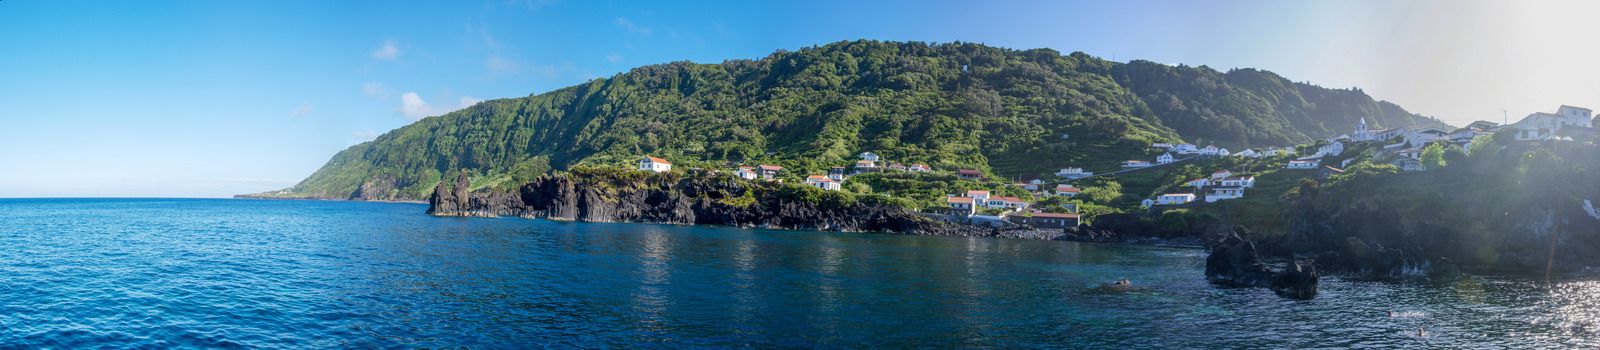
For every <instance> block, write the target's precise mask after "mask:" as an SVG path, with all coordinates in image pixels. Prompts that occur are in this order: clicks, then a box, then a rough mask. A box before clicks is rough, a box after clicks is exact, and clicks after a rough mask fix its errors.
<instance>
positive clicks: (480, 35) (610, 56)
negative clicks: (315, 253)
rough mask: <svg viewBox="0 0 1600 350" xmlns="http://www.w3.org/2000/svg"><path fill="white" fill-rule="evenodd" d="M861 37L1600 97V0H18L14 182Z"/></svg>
mask: <svg viewBox="0 0 1600 350" xmlns="http://www.w3.org/2000/svg"><path fill="white" fill-rule="evenodd" d="M855 39H878V40H896V41H926V42H952V41H965V42H977V43H984V44H989V45H996V46H1003V47H1009V48H1016V49H1029V48H1039V47H1047V48H1052V49H1055V50H1058V51H1060V52H1063V53H1067V52H1073V51H1082V52H1086V53H1089V54H1092V55H1096V56H1100V57H1104V58H1108V59H1113V60H1116V61H1128V60H1133V59H1143V60H1150V61H1156V62H1161V63H1168V64H1188V65H1196V66H1198V65H1206V66H1209V67H1212V68H1216V69H1218V70H1227V69H1230V68H1246V67H1250V68H1261V69H1266V70H1271V71H1273V72H1276V73H1278V74H1280V75H1283V76H1285V77H1287V78H1289V79H1291V80H1295V81H1304V82H1310V83H1312V84H1316V85H1320V86H1324V87H1330V88H1350V87H1358V88H1360V89H1362V90H1363V91H1365V92H1367V93H1368V94H1370V95H1372V96H1374V97H1375V98H1377V99H1381V100H1388V101H1392V102H1395V103H1397V104H1399V105H1401V106H1402V107H1405V108H1406V109H1408V110H1410V111H1412V112H1415V113H1421V114H1424V115H1429V116H1434V117H1437V118H1440V119H1442V120H1444V121H1446V122H1448V123H1451V124H1453V125H1464V124H1466V123H1468V122H1471V121H1473V120H1480V119H1483V120H1490V121H1497V122H1498V121H1500V120H1501V119H1502V117H1503V116H1505V115H1509V116H1510V118H1511V120H1512V121H1515V120H1516V119H1518V118H1519V117H1520V116H1525V115H1527V114H1529V113H1533V112H1538V111H1554V109H1555V108H1556V107H1557V106H1559V105H1562V104H1568V105H1576V106H1584V107H1591V108H1595V107H1600V2H1594V1H1570V2H1564V1H1170V2H1167V1H1139V0H1134V1H1103V2H1099V1H1096V2H1086V1H1038V2H1034V1H982V2H954V1H875V2H863V1H829V0H824V1H805V2H789V1H693V2H685V3H668V2H665V1H638V2H632V1H603V0H602V1H571V0H517V1H506V0H489V1H415V2H413V1H295V0H287V1H261V2H245V1H172V2H168V1H137V2H135V1H78V0H48V1H47V0H0V197H226V196H231V195H234V194H240V193H254V192H261V191H267V190H274V189H281V188H285V187H289V186H292V185H293V184H294V183H295V182H298V181H299V180H300V179H303V178H305V177H306V176H308V175H310V174H311V173H312V172H314V171H316V169H317V168H319V167H321V166H322V164H323V163H325V162H326V161H327V160H328V159H329V158H330V157H332V156H333V154H334V153H337V152H338V151H340V150H342V149H345V148H347V147H349V146H352V145H355V144H357V143H360V142H363V141H367V140H371V139H372V138H374V137H376V136H377V135H380V134H382V133H384V132H386V131H389V130H392V129H394V128H397V127H401V126H404V125H406V124H409V123H411V122H414V121H416V120H418V119H420V118H422V117H426V116H431V115H438V114H442V113H445V112H449V111H452V110H455V109H459V108H462V107H464V106H468V105H471V104H472V103H475V102H477V101H481V100H487V99H496V98H510V97H522V96H528V95H533V94H538V93H541V92H546V91H551V90H554V89H557V88H561V87H565V86H569V85H574V84H578V83H581V82H584V81H587V80H590V79H596V78H604V77H610V76H612V75H615V74H618V73H622V72H626V71H627V70H628V69H630V68H633V67H637V66H642V65H649V64H657V63H666V62H673V61H683V60H687V61H693V62H701V63H715V62H721V61H723V60H726V59H756V58H760V57H763V56H766V55H767V54H769V53H771V52H772V51H774V50H779V49H787V50H795V49H799V48H804V47H808V46H812V45H820V44H826V43H830V42H835V41H841V40H855Z"/></svg>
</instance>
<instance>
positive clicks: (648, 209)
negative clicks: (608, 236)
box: [428, 172, 1064, 239]
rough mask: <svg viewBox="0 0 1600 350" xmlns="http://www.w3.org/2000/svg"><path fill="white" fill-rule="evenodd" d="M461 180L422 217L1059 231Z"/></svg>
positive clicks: (595, 181)
mask: <svg viewBox="0 0 1600 350" xmlns="http://www.w3.org/2000/svg"><path fill="white" fill-rule="evenodd" d="M469 184H470V182H469V181H468V179H467V177H466V176H465V174H463V175H462V176H460V177H458V178H457V179H456V181H455V184H454V185H450V186H447V184H445V183H440V184H439V185H438V187H436V188H434V193H433V196H432V197H430V198H429V201H428V202H429V208H428V214H432V215H439V216H520V217H527V218H544V219H551V220H566V221H583V222H648V223H667V224H708V225H727V226H738V227H759V228H772V229H804V230H824V231H861V232H891V233H904V234H917V235H941V236H973V237H1012V238H1029V239H1061V238H1062V237H1063V236H1064V232H1063V231H1062V230H1058V229H1057V230H1039V229H1029V228H1013V229H995V228H988V227H977V226H969V225H957V224H952V223H948V222H944V221H939V220H934V219H930V218H927V217H924V216H922V214H918V213H916V212H912V211H910V210H908V209H905V208H903V207H900V206H896V205H892V204H889V203H886V202H883V201H882V200H877V199H874V198H872V197H869V196H857V197H856V198H858V200H855V201H841V200H837V198H838V197H833V196H834V195H838V194H837V193H828V194H824V195H822V196H821V198H820V199H819V198H817V197H816V196H814V195H815V193H808V192H807V191H809V189H807V188H800V187H798V186H784V185H782V184H777V183H767V182H753V181H747V180H742V179H737V178H734V177H732V176H727V175H715V174H704V173H690V174H677V173H666V174H647V173H641V172H609V173H607V172H600V173H594V174H590V173H585V174H581V175H575V174H556V175H545V176H541V177H539V178H536V179H534V180H533V181H531V182H529V183H527V184H525V185H523V186H521V187H520V188H518V189H517V191H516V193H514V194H513V193H500V192H493V191H478V192H469V191H467V188H468V186H469Z"/></svg>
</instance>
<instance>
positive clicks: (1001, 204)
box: [984, 197, 1028, 210]
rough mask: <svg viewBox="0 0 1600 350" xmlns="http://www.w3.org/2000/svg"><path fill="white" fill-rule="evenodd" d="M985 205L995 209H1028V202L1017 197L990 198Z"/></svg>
mask: <svg viewBox="0 0 1600 350" xmlns="http://www.w3.org/2000/svg"><path fill="white" fill-rule="evenodd" d="M984 203H985V204H984V206H986V207H989V208H993V209H1001V208H1012V209H1018V210H1021V209H1027V208H1028V202H1027V201H1024V200H1022V199H1021V198H1017V197H990V198H989V200H987V201H984Z"/></svg>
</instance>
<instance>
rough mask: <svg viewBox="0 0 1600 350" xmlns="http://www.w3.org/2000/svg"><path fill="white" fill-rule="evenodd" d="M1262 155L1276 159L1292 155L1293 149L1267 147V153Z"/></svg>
mask: <svg viewBox="0 0 1600 350" xmlns="http://www.w3.org/2000/svg"><path fill="white" fill-rule="evenodd" d="M1263 154H1265V155H1266V156H1268V157H1277V156H1283V155H1294V149H1293V148H1278V147H1267V152H1266V153H1263Z"/></svg>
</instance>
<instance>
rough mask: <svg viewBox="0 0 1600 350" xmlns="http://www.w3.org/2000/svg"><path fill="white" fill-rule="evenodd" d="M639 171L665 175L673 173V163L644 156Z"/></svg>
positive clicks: (640, 161)
mask: <svg viewBox="0 0 1600 350" xmlns="http://www.w3.org/2000/svg"><path fill="white" fill-rule="evenodd" d="M639 170H644V171H649V172H656V173H664V172H668V171H672V162H668V161H667V160H666V159H661V158H656V157H651V156H644V158H643V159H640V160H639Z"/></svg>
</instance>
